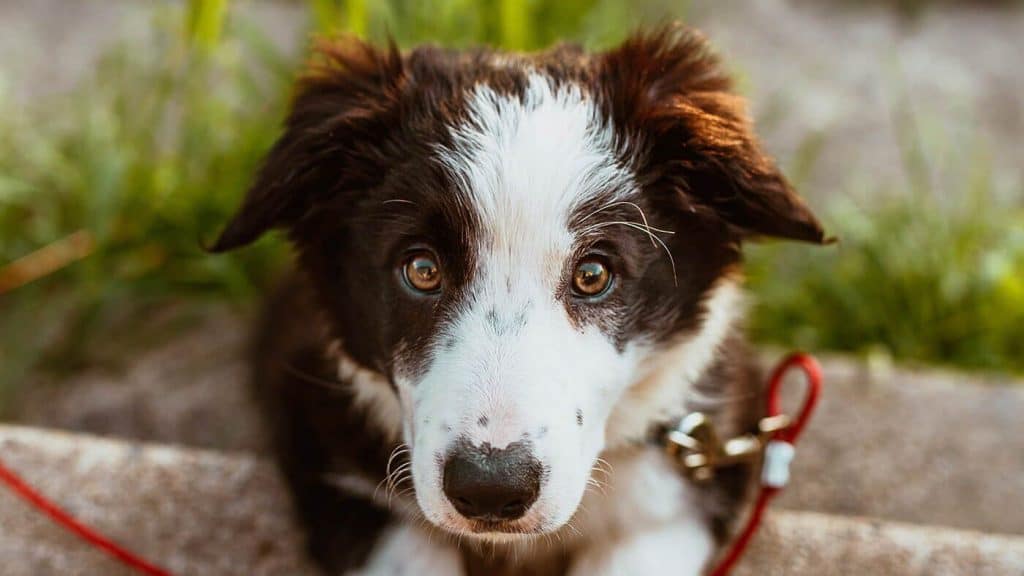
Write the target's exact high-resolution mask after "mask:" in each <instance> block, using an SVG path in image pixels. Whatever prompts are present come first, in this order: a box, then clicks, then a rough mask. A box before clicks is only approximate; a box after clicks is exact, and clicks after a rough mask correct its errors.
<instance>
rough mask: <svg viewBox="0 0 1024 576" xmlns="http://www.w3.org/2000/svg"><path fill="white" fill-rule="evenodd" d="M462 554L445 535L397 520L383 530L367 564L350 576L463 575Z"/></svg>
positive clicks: (350, 573)
mask: <svg viewBox="0 0 1024 576" xmlns="http://www.w3.org/2000/svg"><path fill="white" fill-rule="evenodd" d="M464 573H465V571H464V570H463V567H462V557H461V555H460V554H459V552H458V550H456V549H455V548H454V547H453V546H451V545H450V544H449V543H447V542H445V541H444V538H441V537H437V536H435V537H433V538H431V536H430V534H428V533H427V532H426V531H424V530H422V529H420V528H416V527H414V526H409V525H405V524H397V525H395V526H393V527H391V528H389V529H388V530H387V531H385V532H384V533H383V534H381V536H380V539H379V540H378V541H377V544H376V545H375V546H374V549H373V552H371V553H370V557H369V558H368V559H367V561H366V565H365V566H363V567H362V568H359V569H357V570H353V571H351V572H349V573H347V576H462V575H463V574H464Z"/></svg>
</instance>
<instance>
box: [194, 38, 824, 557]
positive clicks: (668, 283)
mask: <svg viewBox="0 0 1024 576" xmlns="http://www.w3.org/2000/svg"><path fill="white" fill-rule="evenodd" d="M497 56H498V53H496V52H493V51H489V50H475V51H468V52H456V51H447V50H442V49H439V48H434V47H424V48H419V49H417V50H414V51H413V52H410V53H408V54H402V53H401V52H399V50H398V49H397V48H396V47H395V46H394V45H391V46H389V47H388V48H387V49H384V50H378V49H376V48H373V47H371V46H369V45H367V44H364V43H361V42H358V41H351V40H344V41H336V42H324V43H321V44H320V45H319V48H318V51H317V55H316V56H315V57H314V59H313V61H312V63H311V64H310V67H309V71H308V72H307V74H306V75H305V76H304V77H303V78H302V79H301V80H300V82H299V83H298V87H297V92H296V96H295V99H294V103H293V107H292V111H291V114H290V115H289V117H288V120H287V122H286V125H285V131H284V134H283V136H282V137H281V139H280V140H279V141H278V142H277V143H276V144H275V146H274V148H273V149H272V150H271V151H270V153H269V154H268V157H267V160H266V161H265V163H264V165H263V168H262V170H261V171H260V173H259V175H258V177H257V178H256V181H255V183H254V185H253V187H252V189H251V190H250V192H249V194H248V196H247V198H246V200H245V202H244V204H243V206H242V207H241V209H240V211H239V212H238V214H237V215H236V216H235V217H234V218H233V219H232V220H231V222H230V223H229V224H228V226H227V227H226V228H225V230H224V232H223V234H222V235H221V237H220V238H219V240H218V241H217V243H216V244H215V245H214V246H213V248H212V249H213V250H214V251H225V250H230V249H233V248H237V247H239V246H243V245H245V244H248V243H250V242H252V241H253V240H254V239H256V238H257V237H259V236H260V235H261V234H263V233H264V232H266V231H267V230H269V229H271V228H282V229H284V230H286V232H287V234H288V237H289V239H290V240H291V241H292V242H293V244H294V245H295V246H296V248H297V252H298V263H299V271H298V272H296V273H295V274H294V275H293V276H292V277H291V278H290V279H289V280H288V281H287V282H286V283H285V284H284V285H283V286H282V288H281V289H280V290H279V291H278V292H277V296H276V297H275V298H274V299H272V300H271V302H270V304H269V305H268V307H267V312H266V315H265V316H264V321H263V324H262V326H261V327H260V329H259V331H258V334H259V338H258V342H257V348H256V351H257V352H256V356H255V358H254V363H253V365H254V374H255V381H256V390H257V392H258V394H259V396H260V398H261V400H262V404H263V406H264V408H265V412H266V414H267V417H268V419H269V420H270V421H271V423H272V426H273V430H274V432H275V434H274V441H275V448H276V452H277V453H278V455H279V459H280V462H281V465H282V469H283V470H284V473H285V476H286V478H287V480H288V482H289V484H290V485H291V487H292V490H293V493H294V495H295V500H296V504H297V508H298V511H299V514H300V516H301V518H302V520H303V522H304V523H305V525H306V526H307V528H308V532H309V538H310V547H311V550H312V552H313V555H314V556H315V557H316V559H317V560H318V561H319V562H320V563H321V564H322V565H323V566H325V567H327V568H329V569H330V570H331V571H332V573H338V572H340V571H343V570H345V569H348V568H351V567H356V566H359V565H361V564H362V563H363V562H364V561H365V559H366V557H367V554H368V553H369V551H370V549H371V548H372V546H373V544H374V542H375V540H376V537H377V535H378V534H379V533H380V531H381V530H382V529H383V528H384V527H385V526H386V525H388V524H389V523H390V522H393V521H395V518H394V517H393V516H392V514H391V513H390V512H388V511H386V510H383V509H380V508H378V507H376V506H375V505H373V504H371V503H369V502H367V501H365V500H361V499H359V498H355V497H350V496H346V495H344V494H343V493H342V492H340V491H338V490H336V489H334V488H332V487H330V486H329V485H328V484H327V483H326V482H325V477H326V476H328V475H329V474H332V473H338V472H342V471H344V472H346V473H353V472H355V473H358V474H360V475H363V476H365V477H366V478H367V479H369V480H370V481H372V482H375V483H376V482H378V481H380V480H382V479H383V475H384V472H385V466H386V463H387V458H388V455H389V454H390V453H391V451H392V449H393V448H395V443H394V442H393V441H390V440H387V439H386V437H385V436H384V435H383V434H382V433H381V431H380V430H378V429H377V428H376V426H375V424H374V423H373V421H372V420H371V419H370V418H369V417H368V415H367V414H366V413H365V412H363V411H361V410H359V409H356V408H355V407H354V406H353V403H352V399H351V396H350V395H349V394H348V393H347V392H345V391H344V389H343V388H344V386H345V383H343V382H337V381H336V374H335V372H334V367H333V366H331V365H330V364H329V359H328V357H327V355H326V350H327V349H328V347H329V346H330V345H331V343H332V342H334V341H339V342H341V343H342V345H343V346H344V348H345V352H346V353H347V354H348V355H349V356H351V357H352V358H353V359H355V360H356V361H357V362H358V363H359V364H361V365H363V366H366V367H368V368H370V369H373V370H375V371H378V372H379V373H381V374H383V375H385V377H388V378H390V377H392V376H393V374H392V371H393V369H394V367H393V362H394V354H395V351H396V350H398V349H401V350H402V351H403V354H405V355H407V356H413V357H419V358H423V359H424V361H425V359H426V358H427V357H428V354H427V352H429V349H430V347H432V346H436V345H445V343H444V342H443V341H442V342H439V339H441V340H443V338H442V336H443V330H441V327H442V326H443V325H444V322H445V320H446V319H447V318H449V317H451V316H452V315H454V314H455V313H456V312H457V310H458V305H459V301H460V300H459V296H460V294H459V290H460V289H461V287H463V286H465V285H467V284H468V282H469V280H470V278H471V275H472V266H471V263H472V259H473V254H472V250H473V247H472V244H471V243H470V242H468V238H469V237H471V236H472V235H473V234H476V233H482V231H480V230H477V228H478V227H479V226H480V224H479V223H478V222H477V221H476V220H475V218H474V215H473V214H472V213H471V212H468V211H467V210H466V209H465V206H464V203H460V202H454V201H453V200H452V198H453V197H454V195H455V194H456V192H455V191H454V186H453V184H452V182H451V181H450V180H449V176H448V175H447V174H445V173H444V171H443V170H440V169H439V168H438V166H437V165H436V164H434V163H432V162H430V161H429V159H430V157H431V151H432V150H433V146H436V145H449V144H451V143H450V142H448V141H447V139H448V138H449V136H448V131H447V128H449V127H451V126H453V125H455V124H458V123H459V121H460V120H462V119H464V117H465V114H466V110H465V99H466V95H467V94H468V92H469V90H470V88H471V87H472V86H473V85H475V84H478V83H484V84H487V85H489V86H491V87H492V88H494V90H496V91H498V92H499V93H505V94H521V93H522V92H523V91H524V89H525V86H526V81H527V75H526V71H525V68H524V66H523V64H529V65H530V66H531V67H532V68H534V69H535V70H539V71H541V72H542V73H544V74H546V75H547V76H549V77H551V78H552V79H554V81H555V82H561V83H575V84H578V85H581V86H584V87H585V88H586V90H587V91H588V93H592V94H595V95H596V96H597V97H598V100H599V101H600V102H601V104H602V106H603V108H604V111H605V114H606V116H607V119H608V121H609V122H612V123H613V124H614V126H615V127H616V130H617V131H618V132H619V133H620V134H621V135H623V136H626V137H628V140H629V142H630V146H629V147H628V148H624V149H622V150H621V151H620V154H621V161H622V163H623V164H624V165H627V166H629V167H630V168H631V169H632V170H633V171H634V172H635V173H636V175H637V178H638V180H639V182H640V183H641V185H642V187H643V190H642V193H641V194H640V196H639V197H638V198H636V203H637V204H638V205H639V206H640V207H641V208H642V209H643V210H644V211H645V213H646V214H647V217H649V218H650V220H651V222H650V223H651V225H652V226H661V227H667V228H671V229H674V230H676V231H678V233H677V234H676V235H674V236H673V237H672V238H671V240H669V241H668V247H669V249H670V250H671V252H672V254H673V256H674V260H675V263H676V266H677V269H676V270H675V274H674V277H673V270H672V269H671V268H670V265H669V262H668V260H667V259H665V258H664V257H663V254H662V253H661V252H659V251H658V249H657V247H652V246H650V245H649V243H647V242H646V241H645V238H644V237H643V236H642V235H637V236H634V237H625V236H624V237H623V238H621V239H620V240H619V244H618V246H617V251H616V252H615V254H614V256H613V258H614V259H616V260H615V264H616V266H617V267H618V268H619V269H621V270H623V271H624V273H623V275H622V278H623V279H622V282H625V283H627V285H626V286H625V287H624V289H623V290H619V291H617V292H616V295H615V296H613V297H612V298H613V300H612V301H610V302H607V303H605V304H603V306H607V307H609V308H611V307H614V309H615V310H617V311H618V312H619V313H618V314H616V315H615V316H614V318H615V320H614V321H612V320H610V318H612V316H610V315H602V314H600V313H598V312H595V311H594V309H593V308H587V307H585V306H581V305H580V304H579V303H578V302H575V301H573V300H572V299H571V298H568V297H566V298H565V302H566V307H567V310H568V312H569V313H570V315H571V317H573V318H574V321H577V322H579V323H584V324H585V323H590V322H593V323H596V324H597V325H599V326H601V328H602V330H604V331H606V332H608V333H609V334H612V335H613V337H614V338H615V339H616V341H617V342H619V343H620V345H622V344H624V343H625V342H627V341H628V340H629V339H630V338H634V337H636V336H637V335H646V336H648V337H650V338H653V339H654V340H655V341H663V342H668V341H670V340H671V339H673V338H677V337H678V336H679V335H682V334H686V333H689V332H693V331H694V330H695V329H697V328H698V326H699V325H700V321H701V318H702V315H703V313H704V311H703V309H702V302H703V300H704V298H705V296H706V295H707V294H708V292H709V290H710V289H711V288H712V286H714V284H715V283H716V282H717V281H718V280H720V279H721V278H722V277H724V276H726V275H729V274H731V273H734V271H735V270H736V269H737V268H738V267H739V266H740V264H741V255H740V246H741V244H742V242H743V241H745V240H748V239H751V238H757V237H762V236H771V237H778V238H786V239H794V240H802V241H809V242H815V243H822V242H825V241H826V239H825V237H824V234H823V231H822V228H821V226H820V225H819V224H818V223H817V221H816V220H815V218H814V216H813V215H812V214H811V212H810V211H809V210H808V209H807V208H806V206H804V204H803V203H802V202H801V201H800V200H799V199H798V197H797V196H796V194H795V193H794V192H793V190H792V189H791V188H790V186H789V184H788V183H787V182H786V180H785V178H784V177H783V176H782V175H781V174H780V173H779V171H778V170H777V168H776V167H775V165H774V164H773V163H772V162H771V161H770V160H769V159H768V158H767V157H766V156H765V155H764V154H763V153H762V152H761V150H760V147H759V146H758V144H757V142H756V139H755V138H754V136H753V133H752V131H751V127H750V125H749V122H748V121H747V119H746V116H745V112H744V108H743V102H742V100H741V99H740V98H738V97H737V96H735V95H734V94H733V93H732V92H731V84H730V82H729V80H728V78H727V76H726V75H725V74H724V72H723V71H722V68H721V66H720V64H719V62H718V60H717V58H715V57H714V56H713V55H711V54H710V52H709V50H708V47H707V45H706V43H705V41H704V40H703V38H702V37H701V36H699V35H698V34H696V33H694V32H692V31H689V30H687V29H685V28H682V27H678V26H670V27H667V28H665V29H663V30H662V31H660V32H656V33H653V34H649V35H637V36H635V37H633V38H631V39H630V40H628V41H626V42H625V43H624V44H623V45H622V46H620V47H618V48H616V49H613V50H611V51H609V52H606V53H601V54H588V53H585V52H583V51H582V50H580V49H578V48H576V47H571V46H561V47H556V48H554V49H552V50H550V51H547V52H543V53H539V54H533V55H503V56H502V58H504V59H505V60H506V63H505V64H502V65H498V64H496V63H495V62H496V58H497ZM508 62H511V64H508ZM517 63H518V64H517ZM395 201H406V202H413V203H414V204H413V205H414V206H415V210H412V209H410V207H409V205H407V204H403V203H402V202H395ZM389 202H395V203H389ZM599 203H600V199H598V200H597V201H595V203H594V205H593V206H589V207H588V206H585V207H584V209H583V210H580V213H581V214H585V213H587V212H589V211H590V210H588V209H586V208H594V207H596V206H597V205H598V204H599ZM627 210H629V209H628V208H625V207H620V208H618V209H616V210H609V211H608V213H607V214H603V215H602V218H604V219H607V220H609V221H611V220H613V219H615V218H622V217H623V216H624V211H627ZM424 214H426V215H429V216H428V217H426V218H424V217H423V215H424ZM633 215H635V214H633ZM420 237H429V240H430V242H431V244H432V245H434V246H437V247H438V251H439V253H442V254H459V255H460V257H459V258H458V259H452V260H451V261H449V262H447V263H446V264H447V266H446V274H448V275H450V276H451V281H450V286H451V293H450V294H446V295H445V297H444V299H441V300H439V301H438V302H437V303H436V304H427V303H424V302H423V301H414V300H410V299H408V298H406V297H404V296H403V295H402V294H401V293H399V292H397V291H395V290H394V289H392V288H389V286H392V285H393V284H395V282H394V273H395V272H394V266H393V263H394V262H395V261H396V258H398V257H399V256H400V254H399V253H397V252H396V251H397V250H399V248H400V246H401V245H402V244H401V243H398V242H396V238H398V239H403V241H408V240H409V239H416V238H420ZM595 241H597V240H595ZM627 295H629V296H630V297H629V298H627ZM616 298H617V299H618V300H614V299H616ZM749 366H750V361H749V355H748V354H747V353H746V349H745V346H744V345H743V341H742V338H741V337H739V336H738V335H735V336H733V337H732V338H731V339H730V341H729V342H728V345H727V346H725V347H724V350H723V354H722V356H721V357H720V358H719V359H718V360H717V361H716V362H715V363H714V365H713V366H712V367H711V369H710V370H708V372H707V373H706V375H705V376H704V378H703V379H702V380H701V381H700V383H699V384H698V388H699V389H700V390H701V391H703V392H705V393H706V395H708V396H716V395H717V396H720V397H734V396H735V397H737V398H739V399H740V400H739V401H737V402H734V403H730V404H729V405H728V406H727V407H726V408H727V409H726V411H725V412H723V413H721V414H720V415H719V422H720V423H721V424H722V425H723V426H724V428H725V430H724V431H723V432H724V433H738V432H740V431H745V430H750V429H752V427H753V426H754V423H755V422H756V418H757V416H758V415H759V414H760V411H759V406H760V403H759V399H760V388H759V384H758V382H759V380H758V378H757V375H756V374H755V373H754V372H753V371H752V370H751V369H750V368H749ZM339 388H340V390H339ZM679 410H680V413H682V412H683V411H684V410H685V407H683V406H680V407H679ZM579 417H580V418H582V415H580V416H579ZM651 424H652V426H656V425H658V424H661V423H655V422H652V423H651ZM748 480H749V470H744V469H737V470H735V471H732V472H728V473H725V474H723V475H722V476H720V477H719V479H718V480H717V481H716V482H715V483H714V484H713V485H711V486H710V487H707V488H704V490H705V491H706V496H707V498H706V502H707V503H708V517H709V521H710V522H711V523H712V525H713V527H714V531H715V533H716V535H717V537H718V538H719V539H720V541H723V542H724V541H725V540H726V539H727V537H728V533H729V529H730V524H731V520H732V519H733V518H734V517H735V515H736V513H737V511H738V510H740V509H741V505H742V503H743V502H744V500H745V499H746V497H747V485H748ZM468 550H469V551H468V552H467V560H466V565H467V567H468V568H471V569H472V571H473V572H478V573H481V574H483V573H499V572H502V571H503V570H509V568H508V566H505V565H504V560H503V559H502V558H501V557H500V556H498V557H496V558H495V559H489V558H488V556H487V555H486V554H479V553H477V552H475V551H474V549H473V548H469V549H468ZM568 562H569V559H568V558H567V557H566V558H559V559H557V561H555V566H556V569H555V573H559V572H562V571H564V569H565V567H566V566H568ZM533 568H536V566H534V567H533Z"/></svg>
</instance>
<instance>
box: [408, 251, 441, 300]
mask: <svg viewBox="0 0 1024 576" xmlns="http://www.w3.org/2000/svg"><path fill="white" fill-rule="evenodd" d="M402 272H403V274H404V275H405V281H406V282H407V283H408V284H409V286H410V287H412V288H413V289H414V290H416V291H418V292H428V293H429V292H436V291H438V290H439V289H440V288H441V268H440V267H439V266H438V265H437V258H436V257H435V256H434V255H433V254H432V253H431V252H428V251H426V250H421V251H419V252H416V253H414V254H412V255H411V256H410V257H409V258H408V259H406V261H405V267H404V269H403V271H402Z"/></svg>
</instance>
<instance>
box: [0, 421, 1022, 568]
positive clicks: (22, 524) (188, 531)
mask: <svg viewBox="0 0 1024 576" xmlns="http://www.w3.org/2000/svg"><path fill="white" fill-rule="evenodd" d="M0 454H2V456H3V459H4V462H5V463H6V464H7V465H8V466H10V467H12V468H14V469H15V470H16V471H17V472H18V473H19V474H21V475H22V476H24V477H25V478H26V479H27V480H28V481H30V482H31V483H32V484H33V485H35V486H37V487H38V488H39V489H40V490H41V491H42V492H44V493H45V494H47V495H48V496H50V497H51V498H54V499H55V500H57V501H58V502H59V503H60V504H61V505H62V506H65V507H66V508H67V509H68V510H69V511H71V512H72V513H74V514H75V515H77V516H78V517H80V518H81V519H83V520H84V521H86V522H88V523H90V524H91V525H94V526H96V527H97V528H99V529H101V530H103V531H105V532H106V533H108V534H109V535H110V536H112V537H114V538H115V539H117V540H118V541H120V542H123V543H124V544H125V545H127V546H129V547H130V548H131V549H132V550H134V551H137V552H139V553H141V554H143V555H144V556H145V557H147V558H150V559H153V560H154V561H157V562H160V563H162V564H163V565H165V566H166V567H167V568H168V569H170V570H172V571H173V572H174V573H175V574H181V575H188V574H204V575H212V576H216V575H234V574H239V575H242V574H246V575H249V574H253V575H260V574H267V575H270V574H275V575H276V574H313V573H314V572H315V571H314V570H313V569H312V568H311V567H310V566H309V564H308V562H307V561H306V560H305V559H304V558H303V554H302V539H301V537H299V536H298V534H297V532H296V531H295V529H294V525H293V523H292V521H291V511H290V507H289V505H288V503H287V498H286V497H285V495H284V492H283V490H282V486H281V483H280V480H279V479H278V477H277V475H276V473H275V471H274V470H273V466H271V465H270V464H269V463H268V462H265V461H263V460H260V459H258V458H253V457H251V456H248V455H243V454H227V453H216V452H210V451H205V450H196V449H186V448H176V447H170V446H159V445H146V444H138V443H130V442H123V441H114V440H104V439H98V438H94V437H89V436H79V435H72V434H68V433H63V432H54V431H44V430H39V429H33V428H23V427H10V426H0ZM0 566H3V567H4V569H3V573H4V574H5V575H7V576H29V575H32V576H40V575H48V574H61V575H67V576H76V575H83V576H84V575H87V574H89V575H91V574H109V575H115V576H116V575H120V574H125V575H128V574H130V572H128V571H127V570H123V569H120V568H119V567H118V566H117V565H116V564H114V563H113V562H112V561H110V560H108V559H107V558H106V557H105V556H104V555H103V554H101V553H99V552H97V551H95V550H92V549H90V548H88V547H87V546H84V545H83V544H81V543H80V542H79V541H78V540H77V539H76V538H75V537H73V536H71V535H69V534H67V533H66V532H64V531H63V530H62V529H60V528H58V527H56V526H54V525H53V524H52V523H51V522H50V521H49V520H48V519H47V518H45V517H43V516H41V515H39V514H38V513H37V512H35V511H34V510H31V509H30V508H28V507H27V506H26V505H25V504H24V503H22V502H21V501H20V500H18V499H16V498H15V497H14V496H13V495H12V494H11V493H10V492H8V491H7V490H4V489H0ZM1021 573H1024V539H1022V538H1017V537H1012V536H990V535H985V534H981V533H975V532H967V531H957V530H946V529H940V528H931V527H917V526H910V525H903V524H894V523H885V522H879V521H872V520H866V519H857V518H842V517H835V516H827V515H822V514H814V513H804V512H781V511H776V512H775V513H773V514H772V515H771V516H770V519H769V523H768V525H767V526H766V528H765V529H764V530H763V531H762V533H761V534H760V535H759V536H758V539H757V540H756V541H755V544H754V547H753V549H752V551H751V553H750V555H749V556H748V557H747V558H746V560H745V562H744V565H743V566H742V567H741V568H740V569H739V570H738V571H737V574H738V575H740V576H753V575H754V574H757V575H759V576H771V575H775V574H779V575H781V574H785V575H787V576H800V575H808V576H809V575H815V576H821V575H822V574H826V575H833V574H834V575H838V576H842V575H847V574H849V575H854V574H856V575H863V574H873V575H911V574H914V575H917V574H944V575H949V576H956V575H964V576H966V575H971V576H983V575H992V576H995V575H1004V574H1005V575H1019V574H1021Z"/></svg>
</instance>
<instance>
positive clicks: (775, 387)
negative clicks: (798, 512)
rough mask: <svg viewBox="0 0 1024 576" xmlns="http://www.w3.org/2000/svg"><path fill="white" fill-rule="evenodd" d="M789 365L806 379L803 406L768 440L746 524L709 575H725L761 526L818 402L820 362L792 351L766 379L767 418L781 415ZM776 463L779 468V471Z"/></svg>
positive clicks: (786, 474)
mask: <svg viewBox="0 0 1024 576" xmlns="http://www.w3.org/2000/svg"><path fill="white" fill-rule="evenodd" d="M793 368H799V369H800V370H801V371H802V372H803V373H804V376H805V377H806V379H807V391H806V392H805V394H804V403H803V406H802V407H801V408H800V412H799V414H797V416H796V418H795V419H794V420H793V423H792V424H790V425H789V426H788V427H786V428H785V429H783V430H780V431H778V432H776V433H775V435H774V436H773V437H772V439H771V440H770V441H769V442H768V447H767V449H766V450H765V462H764V464H763V466H764V468H765V470H764V471H763V474H762V477H761V491H760V492H759V493H758V495H757V500H756V501H755V502H754V508H753V509H752V510H751V512H750V517H749V518H747V523H746V524H745V525H744V526H743V530H742V531H741V532H740V533H739V536H737V537H736V540H735V541H734V542H733V544H732V547H730V548H729V550H728V552H727V553H726V554H725V556H723V557H722V560H721V561H720V562H719V563H718V566H716V567H715V569H714V570H713V571H712V572H711V575H710V576H726V575H727V574H729V572H730V571H731V570H732V568H733V566H734V565H735V564H736V562H738V561H739V559H740V558H741V557H742V556H743V553H744V552H746V550H747V546H749V545H750V541H751V539H752V538H753V537H754V534H755V533H756V532H757V529H758V528H759V527H760V526H761V521H762V520H763V518H764V511H765V510H766V509H767V508H768V504H769V503H770V502H771V500H772V498H774V497H775V496H777V495H778V494H779V492H781V491H782V487H783V486H784V484H785V482H786V480H787V479H788V476H789V470H788V467H789V460H790V459H791V458H792V456H793V445H794V444H796V441H797V439H798V438H799V437H800V434H801V433H802V432H803V430H804V427H805V426H806V425H807V422H808V420H810V419H811V414H812V413H813V412H814V408H815V406H817V404H818V396H819V395H820V394H821V365H819V364H818V361H817V360H815V359H814V357H812V356H809V355H807V354H802V353H796V354H792V355H790V356H788V357H787V358H786V359H785V360H783V361H782V362H781V363H780V364H779V365H778V367H777V368H775V372H773V373H772V377H771V380H769V381H768V414H767V415H768V416H769V417H771V416H778V415H780V414H782V395H781V390H782V381H783V378H784V377H785V376H786V373H788V372H789V371H790V370H792V369H793ZM778 453H781V454H778ZM779 456H781V458H782V459H783V460H784V461H782V462H772V461H770V460H771V459H772V458H773V457H775V458H778V457H779ZM780 466H781V468H782V469H781V470H779V467H780Z"/></svg>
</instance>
